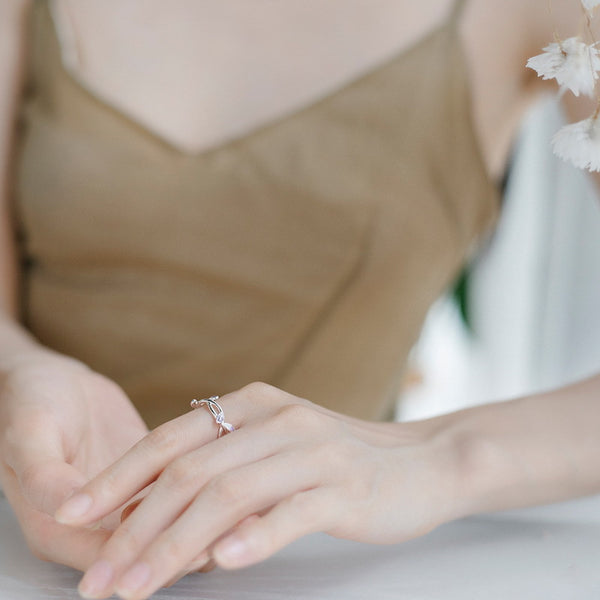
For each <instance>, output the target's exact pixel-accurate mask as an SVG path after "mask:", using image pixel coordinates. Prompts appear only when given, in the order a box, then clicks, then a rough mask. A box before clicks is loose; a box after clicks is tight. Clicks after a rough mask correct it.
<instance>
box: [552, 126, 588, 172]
mask: <svg viewBox="0 0 600 600" xmlns="http://www.w3.org/2000/svg"><path fill="white" fill-rule="evenodd" d="M552 149H553V151H554V154H556V156H558V157H560V158H562V159H563V160H566V161H567V162H570V163H572V164H573V165H575V166H576V167H578V168H579V169H588V170H589V171H600V122H599V119H598V115H596V114H595V115H593V116H592V117H589V118H588V119H584V120H583V121H579V122H578V123H573V124H572V125H565V126H564V127H563V128H562V129H560V130H559V131H558V132H557V133H556V134H555V135H554V137H553V138H552Z"/></svg>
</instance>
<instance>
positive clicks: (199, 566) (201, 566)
mask: <svg viewBox="0 0 600 600" xmlns="http://www.w3.org/2000/svg"><path fill="white" fill-rule="evenodd" d="M214 568H215V561H214V560H212V559H211V558H210V556H209V555H208V552H206V550H205V551H203V552H202V553H201V554H200V556H198V557H197V558H196V559H195V560H193V561H192V562H191V563H190V564H189V565H188V566H187V568H186V570H185V571H182V572H181V573H178V574H177V575H176V576H175V577H173V579H171V580H170V581H167V583H165V584H164V585H163V587H166V588H168V587H171V586H173V585H175V584H176V583H177V582H178V581H179V580H180V579H182V578H183V577H185V576H186V575H189V574H190V573H208V572H209V571H212V570H213V569H214Z"/></svg>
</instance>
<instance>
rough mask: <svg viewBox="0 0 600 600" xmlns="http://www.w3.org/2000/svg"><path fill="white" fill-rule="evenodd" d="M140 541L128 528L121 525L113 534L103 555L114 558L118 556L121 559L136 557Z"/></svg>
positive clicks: (140, 546) (140, 545) (140, 544)
mask: <svg viewBox="0 0 600 600" xmlns="http://www.w3.org/2000/svg"><path fill="white" fill-rule="evenodd" d="M142 546H143V544H142V540H141V539H140V537H139V536H138V534H136V532H135V531H133V530H132V529H131V528H129V527H124V526H123V525H122V526H121V527H120V528H119V529H118V530H117V531H115V533H113V535H112V537H111V539H110V541H109V543H108V544H107V546H106V548H105V553H106V555H107V556H108V555H109V554H110V556H112V557H114V556H115V555H118V556H119V557H121V558H127V557H131V556H137V554H139V552H140V549H141V548H142Z"/></svg>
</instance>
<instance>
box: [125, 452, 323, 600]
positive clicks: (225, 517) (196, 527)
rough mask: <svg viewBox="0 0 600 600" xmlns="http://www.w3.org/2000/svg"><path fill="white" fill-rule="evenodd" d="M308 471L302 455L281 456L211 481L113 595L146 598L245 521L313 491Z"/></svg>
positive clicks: (313, 476) (311, 473)
mask: <svg viewBox="0 0 600 600" xmlns="http://www.w3.org/2000/svg"><path fill="white" fill-rule="evenodd" d="M313 466H314V465H313V464H312V461H310V460H308V459H307V457H306V455H305V454H303V453H300V452H296V454H295V455H292V452H287V453H282V454H278V455H275V456H271V457H269V458H267V459H265V460H263V461H259V462H257V463H252V464H249V465H246V466H244V467H242V468H240V469H236V470H234V471H230V472H228V473H225V474H224V475H221V476H220V477H217V478H215V479H213V480H212V481H211V482H210V483H209V484H208V485H206V486H205V487H204V488H203V489H202V492H201V493H200V494H199V495H198V497H197V498H196V499H195V500H194V502H193V503H192V504H191V505H190V506H189V508H188V509H187V510H186V511H185V512H184V513H183V514H182V515H181V516H180V518H179V519H177V520H176V521H175V523H173V525H171V526H170V527H169V528H168V529H166V530H165V531H164V532H163V533H162V534H161V535H159V536H158V537H157V539H156V540H155V541H154V542H152V544H150V546H149V547H148V548H147V549H146V550H145V551H144V552H143V553H142V555H141V556H140V557H139V558H138V559H136V561H135V564H134V565H133V566H130V567H129V568H128V570H127V572H126V573H124V574H123V575H122V576H120V577H119V578H118V581H117V585H116V591H117V593H118V594H119V595H120V596H121V597H122V598H126V599H127V600H138V599H142V598H147V597H148V596H149V595H150V594H152V593H153V592H154V591H156V590H157V589H158V588H159V587H161V586H162V585H163V584H164V582H166V581H168V580H169V579H171V578H172V577H173V576H174V575H175V574H176V573H177V572H178V571H180V570H181V569H182V567H183V566H184V565H186V564H188V563H189V562H190V560H191V559H192V558H193V556H194V555H195V554H196V553H197V552H198V550H199V549H201V548H206V547H208V546H209V545H210V544H211V543H212V542H213V541H214V540H216V539H217V538H218V537H220V536H221V535H222V534H223V533H225V532H227V531H229V530H230V529H231V528H232V527H233V526H234V525H235V524H236V523H238V522H239V521H240V520H242V519H243V518H244V517H245V516H248V515H250V514H252V513H255V512H257V511H258V510H261V509H264V508H265V507H269V506H272V505H274V504H276V503H277V502H279V501H281V499H283V498H284V497H286V496H289V495H292V494H294V493H296V492H298V491H299V490H302V489H307V488H311V487H314V486H315V485H316V484H317V479H318V475H317V472H316V470H315V469H314V468H313ZM257 482H260V485H257Z"/></svg>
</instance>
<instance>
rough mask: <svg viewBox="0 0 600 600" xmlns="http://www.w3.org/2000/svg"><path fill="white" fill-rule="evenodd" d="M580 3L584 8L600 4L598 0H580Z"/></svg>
mask: <svg viewBox="0 0 600 600" xmlns="http://www.w3.org/2000/svg"><path fill="white" fill-rule="evenodd" d="M581 3H582V4H583V6H584V8H585V9H586V10H592V8H596V6H598V5H599V4H600V0H581Z"/></svg>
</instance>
